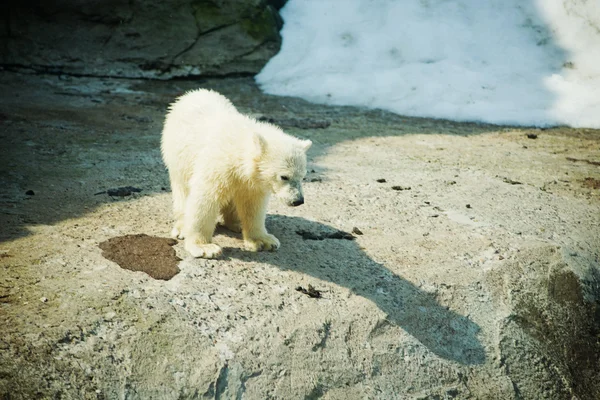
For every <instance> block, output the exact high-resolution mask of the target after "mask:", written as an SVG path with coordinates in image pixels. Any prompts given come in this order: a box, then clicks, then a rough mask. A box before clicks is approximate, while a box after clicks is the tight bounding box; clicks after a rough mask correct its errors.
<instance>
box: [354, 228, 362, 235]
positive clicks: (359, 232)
mask: <svg viewBox="0 0 600 400" xmlns="http://www.w3.org/2000/svg"><path fill="white" fill-rule="evenodd" d="M352 233H354V234H355V235H362V234H363V233H362V231H361V230H360V229H358V228H357V227H356V226H355V227H354V228H352Z"/></svg>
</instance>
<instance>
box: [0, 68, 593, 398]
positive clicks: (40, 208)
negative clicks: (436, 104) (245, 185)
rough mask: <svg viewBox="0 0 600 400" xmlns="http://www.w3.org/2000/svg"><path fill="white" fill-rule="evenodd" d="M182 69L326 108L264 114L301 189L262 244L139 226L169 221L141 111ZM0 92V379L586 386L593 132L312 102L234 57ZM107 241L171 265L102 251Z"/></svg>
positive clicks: (166, 91) (281, 102)
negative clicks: (199, 238)
mask: <svg viewBox="0 0 600 400" xmlns="http://www.w3.org/2000/svg"><path fill="white" fill-rule="evenodd" d="M200 86H202V87H206V88H211V89H215V90H217V91H219V92H221V93H223V94H224V95H226V96H227V97H228V98H230V99H231V100H232V102H233V103H234V104H235V105H236V106H237V107H238V108H239V110H240V111H242V112H245V113H251V114H253V115H257V116H261V115H267V116H269V118H272V119H273V120H274V121H329V122H330V125H329V126H327V127H326V128H321V127H319V126H316V125H315V126H314V127H313V128H311V129H307V126H308V125H307V124H290V125H289V126H288V127H286V131H288V132H289V133H291V134H294V135H296V136H299V137H301V138H305V139H310V140H312V141H313V146H312V147H311V149H310V151H309V154H308V155H309V160H308V171H309V172H308V175H307V177H306V180H305V182H304V184H303V187H304V196H305V200H306V202H305V204H304V205H303V206H301V207H295V208H289V207H286V206H285V205H283V204H281V203H279V202H278V201H277V200H276V199H273V200H272V201H271V203H270V205H269V209H268V213H269V215H268V218H267V227H268V229H269V231H270V232H272V233H273V234H274V235H276V236H277V237H278V238H279V239H280V241H281V248H280V249H279V251H277V252H266V253H249V252H246V251H244V250H242V247H243V246H242V238H241V237H240V235H237V234H233V233H231V232H229V231H227V230H225V229H217V231H216V235H215V237H214V241H215V242H216V243H218V244H219V245H221V246H222V247H223V257H222V258H220V259H217V260H201V259H194V258H191V257H190V256H189V255H188V254H187V253H186V252H185V250H184V248H183V245H182V242H179V243H177V244H174V245H173V246H170V244H172V243H173V242H169V241H168V239H161V238H153V237H152V236H157V237H165V236H168V233H169V232H170V230H171V228H172V226H171V224H172V212H171V196H170V193H169V191H168V188H169V181H168V175H167V171H166V169H165V167H164V165H163V163H162V161H161V155H160V131H161V128H162V121H163V118H164V115H165V111H166V109H167V106H168V104H169V103H170V102H172V101H173V99H174V98H175V97H177V96H178V95H179V94H181V93H182V92H185V91H186V90H189V89H193V88H198V87H200ZM0 90H1V91H2V93H3V94H4V96H1V97H0V143H2V145H1V146H0V187H1V188H2V191H0V399H8V398H10V399H11V400H12V399H36V398H39V399H58V398H62V399H131V400H137V399H140V400H143V399H167V400H168V399H199V398H210V399H231V398H234V399H250V400H254V399H260V400H262V399H344V400H353V399H381V400H389V399H401V400H404V399H422V400H434V399H444V400H446V399H502V400H503V399H514V400H517V399H536V400H537V399H550V400H573V399H579V400H588V399H598V398H600V372H599V371H600V365H598V360H599V359H600V341H599V334H600V311H599V310H600V307H599V304H600V301H599V300H600V273H599V268H600V234H599V233H600V189H598V188H597V186H596V185H595V183H594V182H596V181H597V180H599V179H600V169H599V167H598V164H597V163H598V162H600V131H598V130H591V129H569V128H554V129H545V130H538V129H526V128H514V127H507V126H492V125H482V124H467V123H456V122H450V121H443V120H432V119H423V118H407V117H403V116H399V115H394V114H390V113H387V112H382V111H377V110H363V109H358V108H353V107H328V106H322V105H313V104H309V103H307V102H305V101H302V100H299V99H294V98H285V97H272V96H267V95H264V94H262V93H261V92H260V91H259V90H258V89H257V87H256V86H255V84H254V82H253V80H252V79H250V78H243V77H238V78H227V79H207V80H203V81H202V82H198V81H193V80H191V81H188V80H173V81H159V80H142V79H140V80H125V79H108V78H90V77H79V78H76V77H69V76H55V75H39V76H38V75H33V74H20V73H13V72H6V71H5V73H4V74H2V75H0ZM528 135H529V136H531V135H536V139H535V140H532V139H529V138H528ZM581 160H585V161H581ZM129 185H134V187H136V188H143V190H142V191H139V192H134V193H133V194H132V195H130V196H127V197H119V196H109V195H108V193H106V194H103V195H95V194H96V193H99V192H104V191H107V189H108V188H127V187H128V186H129ZM400 185H401V187H402V188H403V189H404V190H398V189H394V186H400ZM409 188H410V190H408V189H409ZM28 191H31V192H32V193H35V195H28V194H26V193H27V192H28ZM141 232H143V233H144V234H145V235H148V236H144V235H139V233H141ZM349 232H352V234H350V233H349ZM115 238H116V239H115ZM305 239H307V240H305ZM344 239H353V240H344ZM138 241H141V244H138ZM155 241H156V242H155ZM115 242H116V244H117V245H118V246H116V248H117V249H118V251H119V252H120V251H124V255H126V256H135V257H138V256H139V257H140V259H139V260H137V261H141V257H142V256H145V255H148V254H153V252H154V251H157V252H158V251H161V252H162V251H164V252H165V254H166V253H167V252H169V253H170V254H171V255H169V259H170V261H169V262H168V263H170V265H172V266H173V265H174V259H173V252H175V255H176V256H178V257H179V258H181V259H182V260H181V261H180V262H179V264H178V265H177V268H179V270H180V272H179V273H178V274H176V275H175V276H173V277H172V278H171V279H170V280H160V279H154V278H152V277H150V276H148V275H147V274H144V273H140V272H134V271H130V270H128V269H124V268H121V267H120V266H119V265H117V264H116V263H115V262H112V261H109V260H107V259H106V258H105V257H103V255H102V249H100V248H99V246H101V247H105V248H107V246H108V244H110V246H108V248H109V249H111V248H113V245H114V244H115ZM103 243H104V244H103ZM132 243H133V244H132ZM140 248H143V251H141V252H140V251H139V249H140ZM161 249H162V250H161ZM136 253H137V255H136ZM142 264H143V265H144V268H145V265H146V262H142ZM159 264H160V265H159ZM164 265H166V262H162V261H161V262H157V263H156V266H159V267H161V268H162V267H163V266H164ZM136 268H137V267H136Z"/></svg>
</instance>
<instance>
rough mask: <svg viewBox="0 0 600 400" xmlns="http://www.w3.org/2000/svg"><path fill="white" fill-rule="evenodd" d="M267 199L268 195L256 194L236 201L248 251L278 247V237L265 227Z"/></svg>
mask: <svg viewBox="0 0 600 400" xmlns="http://www.w3.org/2000/svg"><path fill="white" fill-rule="evenodd" d="M249 199H251V200H249ZM268 201H269V197H268V196H264V195H262V194H258V195H254V196H247V198H246V199H245V201H239V202H236V209H237V212H238V215H239V216H240V219H241V221H242V234H243V235H244V245H245V247H246V249H248V250H250V251H261V250H270V251H274V250H277V249H278V248H279V239H277V238H276V237H275V236H273V235H271V234H270V233H268V232H267V228H265V219H266V217H267V203H268Z"/></svg>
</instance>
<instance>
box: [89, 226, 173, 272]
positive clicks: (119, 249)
mask: <svg viewBox="0 0 600 400" xmlns="http://www.w3.org/2000/svg"><path fill="white" fill-rule="evenodd" d="M176 244H177V240H175V239H169V238H160V237H153V236H148V235H145V234H143V233H140V234H137V235H125V236H119V237H114V238H110V239H108V240H106V241H104V242H102V243H100V244H99V245H98V247H100V248H101V249H102V256H104V257H105V258H107V259H109V260H111V261H114V262H116V263H117V264H119V266H121V267H122V268H125V269H128V270H130V271H142V272H145V273H147V274H148V275H150V276H151V277H153V278H154V279H162V280H165V281H168V280H169V279H171V278H173V277H174V276H175V275H177V274H178V273H179V268H178V267H177V264H179V261H181V258H179V257H177V256H176V255H175V250H174V249H173V247H172V246H174V245H176Z"/></svg>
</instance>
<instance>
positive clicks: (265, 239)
mask: <svg viewBox="0 0 600 400" xmlns="http://www.w3.org/2000/svg"><path fill="white" fill-rule="evenodd" d="M244 244H245V246H246V249H247V250H250V251H262V250H266V251H275V250H277V249H278V248H279V239H277V238H276V237H275V236H273V235H269V234H267V235H266V236H261V237H259V238H251V239H246V240H245V242H244Z"/></svg>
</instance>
